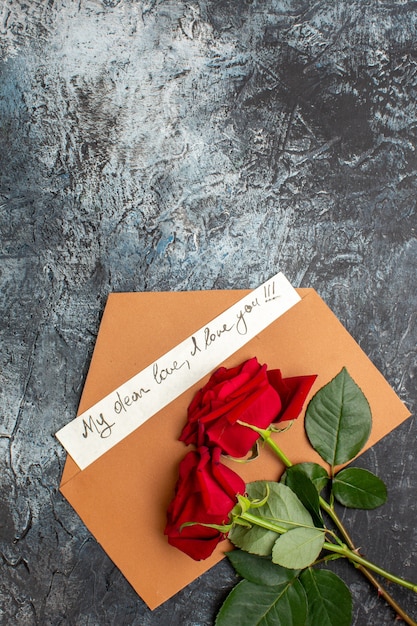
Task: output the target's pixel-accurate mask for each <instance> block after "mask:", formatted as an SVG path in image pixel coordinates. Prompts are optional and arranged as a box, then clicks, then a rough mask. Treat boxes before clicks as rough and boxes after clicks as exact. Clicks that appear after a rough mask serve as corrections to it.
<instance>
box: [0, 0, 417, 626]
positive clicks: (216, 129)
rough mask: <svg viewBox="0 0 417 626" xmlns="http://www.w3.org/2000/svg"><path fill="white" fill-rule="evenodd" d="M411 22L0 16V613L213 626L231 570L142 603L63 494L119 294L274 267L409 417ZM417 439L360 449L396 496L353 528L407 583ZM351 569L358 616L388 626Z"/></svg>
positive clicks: (416, 6)
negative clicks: (319, 309) (87, 384)
mask: <svg viewBox="0 0 417 626" xmlns="http://www.w3.org/2000/svg"><path fill="white" fill-rule="evenodd" d="M416 26H417V2H415V1H411V0H410V1H408V2H407V1H406V0H391V1H386V0H380V1H376V0H346V1H342V0H323V1H321V2H313V1H311V2H308V1H301V0H300V1H297V0H294V1H290V0H282V1H278V0H277V1H272V0H263V1H261V0H259V1H256V0H254V1H253V2H250V1H246V2H245V1H244V0H239V1H238V0H236V1H232V0H228V1H210V0H200V1H199V0H195V1H193V2H186V1H182V0H171V1H166V2H163V1H157V0H142V1H133V0H130V1H128V0H121V1H119V2H117V1H113V2H112V1H104V0H103V1H101V2H100V1H99V0H95V1H94V0H80V1H79V2H75V1H72V0H58V1H54V0H49V1H47V0H44V1H42V0H36V1H35V0H26V1H23V0H7V1H4V2H2V4H0V50H1V55H2V57H1V58H2V61H1V64H0V68H1V70H0V71H1V82H0V115H1V117H0V119H1V122H0V123H1V131H0V139H1V150H0V174H1V200H0V216H1V218H0V219H1V222H0V229H1V231H0V232H1V265H0V306H1V321H0V330H1V374H0V375H1V416H0V420H1V423H0V424H1V425H0V433H1V436H0V465H1V474H0V485H1V487H0V489H1V493H0V496H1V500H0V512H1V517H0V550H1V554H0V556H1V560H0V564H1V577H0V603H1V604H0V607H1V609H0V611H1V613H0V615H1V617H0V621H1V623H2V624H6V625H8V624H13V625H18V626H32V625H35V624H37V625H42V626H43V625H49V624H51V625H52V624H53V625H58V624H65V625H76V626H87V625H88V626H92V625H93V626H95V625H100V626H101V625H107V624H114V625H116V626H121V625H123V624H125V625H134V626H167V625H171V626H210V625H212V624H213V622H214V617H215V614H216V611H217V609H218V607H219V605H220V603H221V602H222V600H223V598H224V597H225V596H226V594H227V592H228V590H229V589H231V587H232V586H233V584H234V581H235V578H234V574H233V572H232V569H231V568H230V566H229V565H228V564H227V563H226V562H222V563H221V564H219V565H218V566H217V567H216V568H214V570H212V571H211V572H210V573H208V574H206V575H205V576H203V577H202V578H201V579H199V580H197V581H195V582H194V583H193V584H192V585H190V586H189V587H187V588H186V589H184V591H182V592H181V593H180V594H178V596H177V597H175V598H174V599H172V600H171V601H169V602H168V603H166V604H165V605H163V606H162V607H160V608H159V609H157V610H155V611H154V612H151V611H149V610H148V609H147V608H146V606H145V605H144V603H143V602H142V601H141V599H140V598H138V597H137V595H136V594H135V593H134V592H133V590H132V589H131V587H130V586H129V584H128V583H127V582H126V581H125V580H124V578H123V576H122V575H121V574H120V573H119V572H118V570H117V569H116V568H115V567H114V566H113V564H112V563H111V562H110V560H109V559H108V558H107V556H106V555H105V554H104V553H103V550H102V549H101V548H100V546H99V545H97V543H96V542H95V540H94V539H93V538H92V537H91V536H90V534H89V533H88V531H87V530H86V528H85V527H84V525H83V524H82V523H81V521H80V520H79V518H78V517H77V515H76V514H75V513H74V511H73V510H72V508H71V506H70V505H69V504H68V503H67V502H66V501H65V500H64V499H63V498H62V496H61V495H60V494H59V492H58V484H59V481H60V476H61V472H62V468H63V464H64V460H65V453H64V451H63V450H62V449H61V447H60V445H59V444H58V442H57V441H56V440H55V438H54V436H53V435H54V433H55V432H56V431H57V430H58V429H59V428H60V427H62V426H63V425H64V424H66V423H67V422H68V421H69V420H70V419H72V418H73V416H74V415H75V412H76V409H77V404H78V401H79V397H80V393H81V390H82V387H83V381H84V378H85V375H86V372H87V369H88V364H89V360H90V357H91V354H92V350H93V347H94V342H95V337H96V334H97V330H98V327H99V322H100V316H101V314H102V311H103V306H104V303H105V301H106V297H107V295H108V293H109V292H111V291H141V290H190V289H210V288H222V289H223V288H224V289H228V288H248V287H256V286H257V285H258V284H260V283H261V282H262V281H264V280H265V279H267V278H268V277H270V276H271V275H272V274H274V273H275V272H277V271H279V270H281V271H283V272H284V273H285V274H286V275H287V277H288V278H289V279H290V280H291V282H292V283H293V284H294V286H306V287H307V286H309V287H314V288H315V289H316V290H317V291H318V292H319V293H320V295H321V296H322V297H323V298H324V299H325V301H326V302H327V303H328V304H329V306H330V307H331V308H332V309H333V311H334V312H335V313H336V314H337V316H338V317H339V319H340V320H341V321H342V323H343V324H344V325H345V326H346V327H347V328H348V330H349V331H350V332H351V334H352V335H353V336H354V337H355V339H356V340H357V341H358V342H359V343H360V345H361V346H362V347H363V349H364V350H365V352H366V353H367V354H368V355H369V356H370V358H371V359H372V360H373V362H374V363H375V364H376V365H377V366H378V367H379V368H380V370H381V371H382V372H383V374H384V375H385V377H386V378H387V379H388V381H389V382H390V384H391V385H392V386H393V387H394V389H395V390H396V391H397V393H398V394H399V395H400V397H401V399H402V400H403V401H404V402H405V403H406V404H407V406H408V407H409V409H410V410H411V411H415V408H416V399H417V391H416V373H417V367H416V365H417V359H416V337H417V325H416V313H417V293H416V272H417V240H416V222H417V220H416V208H415V207H416V189H417V179H416V175H417V156H416V148H417V142H416V136H417V108H416V95H417V31H416ZM415 450H416V425H415V422H414V420H413V419H410V420H408V421H407V422H406V423H405V424H404V425H402V426H401V427H400V428H399V429H398V430H396V431H395V432H394V433H392V434H391V435H389V436H388V437H387V438H386V439H384V440H383V441H382V442H381V443H379V444H378V445H376V446H375V447H374V448H373V449H372V450H371V451H370V452H369V453H367V454H366V455H364V457H363V458H362V459H361V463H362V465H365V466H366V467H369V468H372V469H373V470H374V471H376V472H378V473H379V474H380V475H381V477H383V478H384V479H385V480H386V482H387V484H388V488H389V502H388V504H386V505H385V506H383V507H382V508H381V509H379V510H377V511H376V512H370V513H367V512H348V513H347V514H346V520H347V523H348V525H349V527H350V528H351V531H352V535H353V536H354V537H355V539H356V540H357V542H358V543H359V544H360V545H361V546H362V547H363V550H364V551H365V552H366V554H367V556H369V557H372V558H373V559H374V560H376V561H377V562H379V563H380V564H381V565H382V566H385V567H387V568H390V569H392V570H394V571H395V572H397V573H398V574H402V575H404V576H405V577H408V578H410V579H414V580H415V581H417V554H416V552H417V550H416V536H417V530H416V528H417V524H416V521H417V504H416V498H415V494H416V489H417V477H416V469H417V460H416V456H415ZM338 571H339V572H341V573H342V574H343V576H344V577H345V579H346V580H347V582H348V584H349V585H350V588H351V591H352V593H353V596H354V603H355V609H354V620H353V623H354V624H356V625H358V626H365V625H369V624H370V625H374V626H383V625H387V624H393V623H394V615H393V613H392V612H391V610H390V609H389V608H387V607H386V606H385V605H384V603H383V602H382V601H381V600H380V599H378V597H377V596H376V593H375V592H374V591H373V590H371V589H370V588H369V587H368V585H367V583H366V582H363V581H362V579H361V578H360V577H359V575H358V574H357V573H356V572H355V571H351V570H349V568H347V567H344V566H343V564H341V565H340V566H339V568H338ZM393 593H394V594H395V597H396V598H397V599H398V600H399V601H400V602H402V603H403V604H404V606H405V607H407V608H408V609H409V610H410V612H412V613H413V614H414V617H415V618H417V599H416V598H412V597H411V593H410V592H406V591H402V590H401V589H398V588H395V587H393ZM231 626H234V625H231Z"/></svg>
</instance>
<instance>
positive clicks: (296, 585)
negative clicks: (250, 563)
mask: <svg viewBox="0 0 417 626" xmlns="http://www.w3.org/2000/svg"><path fill="white" fill-rule="evenodd" d="M306 619H307V599H306V594H305V591H304V588H303V586H302V584H301V583H300V581H299V580H295V581H294V582H293V583H290V584H288V583H286V584H283V585H279V586H277V587H268V586H263V585H256V584H255V583H252V582H250V581H248V580H242V581H241V582H240V583H239V584H238V585H236V587H235V588H234V589H232V591H231V592H230V593H229V595H228V596H227V598H226V600H225V602H224V604H223V606H222V607H221V609H220V611H219V613H218V615H217V619H216V622H215V626H231V624H236V625H237V624H238V625H239V626H255V625H258V626H261V625H262V626H305V625H306Z"/></svg>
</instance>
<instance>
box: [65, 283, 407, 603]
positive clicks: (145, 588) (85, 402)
mask: <svg viewBox="0 0 417 626" xmlns="http://www.w3.org/2000/svg"><path fill="white" fill-rule="evenodd" d="M297 292H298V294H299V295H300V297H301V300H300V301H299V302H298V303H297V304H295V305H294V306H292V307H291V308H290V309H289V310H288V311H287V312H286V313H284V314H283V315H282V316H281V317H279V318H278V319H277V320H276V321H274V322H273V323H272V324H270V325H269V326H267V328H265V329H264V330H263V331H262V332H260V333H259V334H257V335H256V336H255V337H253V339H251V340H250V341H249V342H248V343H246V344H245V345H244V346H243V347H241V348H240V349H239V350H238V351H237V352H235V353H234V354H233V355H232V356H230V357H229V358H227V359H226V360H225V361H224V362H223V364H224V365H225V366H226V367H232V366H236V365H238V364H239V363H241V362H243V361H244V360H246V359H248V358H250V357H252V356H256V357H257V358H258V360H259V362H260V363H267V364H268V367H269V368H271V369H272V368H279V369H281V371H282V374H283V376H285V377H290V376H299V375H307V374H318V378H317V380H316V382H315V385H314V387H313V389H312V391H311V394H310V395H312V394H314V392H315V391H316V390H317V389H319V388H320V387H322V386H323V385H324V384H325V383H327V382H328V381H329V380H330V379H331V378H333V377H334V376H335V375H336V374H337V373H338V372H339V371H340V370H341V368H342V367H343V366H345V367H346V368H347V369H348V371H349V373H350V374H351V376H352V377H353V378H354V379H355V381H356V382H357V383H358V385H359V386H360V387H361V388H362V390H363V392H364V393H365V395H366V397H367V399H368V401H369V404H370V407H371V411H372V415H373V428H372V432H371V436H370V438H369V441H368V443H367V448H369V447H370V446H372V445H373V444H374V443H375V442H377V441H378V440H379V439H381V438H382V437H383V436H385V435H386V434H387V433H389V432H390V431H391V430H393V429H394V428H395V427H396V426H398V425H399V424H400V423H402V422H403V421H404V420H405V419H406V418H407V417H409V415H410V413H409V411H408V410H407V408H406V407H405V406H404V405H403V404H402V403H401V401H400V400H399V398H398V397H397V396H396V394H395V393H394V391H393V390H392V389H391V388H390V386H389V385H388V383H387V382H386V381H385V379H384V378H383V376H382V375H381V374H380V372H379V371H378V370H377V369H376V368H375V366H374V365H373V364H372V363H371V361H370V360H369V359H368V358H367V357H366V355H365V354H364V353H363V351H362V350H361V348H360V347H359V346H358V344H357V343H356V342H355V341H354V340H353V338H352V337H351V336H350V335H349V333H348V332H347V331H346V330H345V329H344V328H343V326H342V325H341V324H340V322H339V321H338V320H337V318H336V317H335V316H334V314H333V313H332V312H331V311H330V309H329V308H328V307H327V306H326V304H325V303H324V302H323V301H322V300H321V298H320V297H319V296H318V295H317V293H316V292H315V291H314V290H313V289H299V290H297ZM248 293H249V292H248V291H201V292H169V293H118V294H111V295H110V296H109V298H108V301H107V304H106V307H105V311H104V314H103V319H102V323H101V326H100V331H99V334H98V337H97V342H96V347H95V350H94V354H93V357H92V361H91V365H90V369H89V372H88V376H87V379H86V383H85V387H84V390H83V394H82V398H81V403H80V407H79V414H82V413H84V412H85V411H87V410H88V409H89V408H90V407H92V406H93V405H95V404H96V403H97V402H99V401H100V400H101V399H102V398H104V397H105V396H107V395H108V394H109V393H111V392H112V391H113V390H114V389H117V388H118V387H120V386H121V385H123V384H124V383H125V382H126V381H127V380H129V379H131V378H132V377H134V376H135V375H136V374H137V373H138V372H140V371H141V370H143V369H145V368H146V367H147V366H149V364H150V363H153V362H154V361H156V360H157V359H158V358H160V356H161V355H163V354H165V353H167V352H169V351H170V350H171V349H172V348H173V347H175V346H176V345H177V344H179V343H181V342H182V341H184V340H185V339H186V338H187V337H190V336H192V335H193V333H194V332H195V331H196V329H199V328H202V327H204V325H205V324H208V323H209V322H210V321H211V320H213V319H214V318H216V317H217V316H218V315H220V314H221V313H222V312H224V311H225V310H226V309H228V308H229V307H231V306H232V305H234V304H235V303H236V302H238V301H239V300H240V299H241V298H242V297H244V296H245V295H246V294H248ZM206 380H207V377H205V378H204V379H202V380H201V381H198V382H197V383H195V384H194V385H192V386H191V387H190V388H189V389H187V390H186V391H184V392H183V393H182V394H181V395H180V396H178V397H177V398H176V399H174V400H173V401H172V402H170V403H169V404H168V405H167V406H165V407H164V408H162V409H161V410H160V411H158V412H157V413H156V414H155V415H154V416H153V417H151V418H150V419H148V420H147V421H146V422H145V423H144V424H143V425H142V426H140V428H137V429H136V430H134V431H133V432H132V433H131V434H129V436H127V437H125V438H124V439H123V440H121V441H120V442H119V443H118V444H117V445H115V446H114V447H112V448H111V449H109V450H108V451H107V452H106V453H105V454H103V455H102V456H100V457H99V458H98V459H97V460H95V461H94V462H93V463H91V464H90V465H88V467H86V468H85V469H83V470H81V469H80V468H79V467H78V466H77V464H76V463H75V462H74V460H73V459H72V458H71V457H70V456H68V457H67V460H66V464H65V468H64V473H63V476H62V481H61V491H62V493H63V494H64V496H65V497H66V498H67V499H68V501H69V502H70V503H71V504H72V506H73V507H74V509H75V510H76V511H77V512H78V514H79V515H80V517H81V519H82V520H83V521H84V523H85V524H86V526H87V527H88V528H89V530H90V531H91V533H92V534H93V535H94V536H95V538H96V539H97V541H98V542H99V543H100V544H101V545H102V547H103V548H104V550H105V551H106V552H107V554H108V555H109V557H110V558H111V559H112V560H113V562H114V563H115V564H116V565H117V567H118V568H119V569H120V570H121V572H122V573H123V574H124V575H125V577H126V578H127V580H128V581H129V582H130V583H131V585H132V586H133V587H134V589H135V590H136V591H137V593H138V594H139V595H140V596H141V597H142V598H143V600H144V601H145V602H146V603H147V604H148V606H149V607H150V608H155V607H156V606H158V605H159V604H161V603H162V602H164V601H165V600H167V599H168V598H169V597H171V596H172V595H174V594H175V593H176V592H178V591H179V590H180V589H182V588H183V587H185V586H186V585H187V584H188V583H190V582H191V581H192V580H194V579H195V578H196V577H198V576H199V575H201V574H203V573H204V572H205V571H206V570H207V569H209V568H210V567H211V566H213V565H214V564H215V563H217V562H218V561H219V560H220V559H221V558H222V557H223V553H224V551H225V550H227V549H229V545H228V542H227V541H226V542H223V543H221V544H220V545H219V547H218V548H217V550H216V551H215V553H214V554H213V555H212V556H211V557H210V558H209V559H207V560H205V561H201V562H195V561H193V560H192V559H190V558H189V557H187V556H186V555H185V554H183V553H182V552H180V551H179V550H177V549H175V548H173V547H171V546H169V545H168V543H167V538H166V537H165V536H164V534H163V531H164V526H165V521H166V518H165V512H166V509H167V506H168V504H169V502H170V501H171V499H172V496H173V490H174V486H175V482H176V480H177V472H178V464H179V462H180V460H181V459H182V458H183V457H184V455H185V454H186V451H187V448H186V446H184V444H183V443H181V442H179V441H178V437H179V435H180V433H181V430H182V428H183V426H184V424H185V420H186V414H187V406H188V404H189V403H190V401H191V399H192V398H193V396H194V394H195V392H196V391H197V389H198V388H200V387H201V386H202V385H203V384H204V383H205V382H206ZM276 437H279V442H280V447H281V448H282V449H283V451H284V452H285V453H286V454H287V455H288V456H289V457H290V458H291V460H292V461H293V462H294V463H296V462H299V461H306V460H310V461H316V462H320V459H319V457H318V456H317V455H316V454H315V453H314V451H313V450H312V449H311V447H310V446H309V444H308V441H307V439H306V437H305V434H304V429H303V420H302V417H300V418H299V419H298V420H297V421H296V422H294V424H293V426H292V427H291V428H290V429H289V430H288V431H287V432H284V433H281V434H277V435H276ZM227 463H228V464H230V466H231V467H233V469H234V470H235V471H237V472H238V473H239V474H240V475H241V476H242V477H243V478H244V480H245V481H252V480H257V479H267V480H274V479H277V478H278V476H279V473H280V472H279V470H277V467H278V466H277V461H276V458H275V457H273V455H272V453H270V451H269V450H268V449H264V450H263V451H262V453H261V455H260V457H259V458H258V459H257V460H255V461H253V462H251V463H248V464H236V463H233V461H227Z"/></svg>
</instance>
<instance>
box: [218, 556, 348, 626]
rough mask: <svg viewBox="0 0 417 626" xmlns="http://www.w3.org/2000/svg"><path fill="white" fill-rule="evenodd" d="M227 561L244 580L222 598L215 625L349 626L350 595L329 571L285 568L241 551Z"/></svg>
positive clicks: (344, 586)
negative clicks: (318, 625) (224, 598)
mask: <svg viewBox="0 0 417 626" xmlns="http://www.w3.org/2000/svg"><path fill="white" fill-rule="evenodd" d="M227 556H228V558H229V560H230V561H231V563H232V565H233V567H234V568H235V570H236V572H237V573H238V574H239V575H240V576H241V577H242V578H243V580H241V581H240V582H239V583H238V584H237V585H236V587H235V588H234V589H233V590H232V591H231V593H230V594H229V595H228V597H227V598H226V600H225V602H224V604H223V606H222V607H221V609H220V611H219V613H218V615H217V619H216V626H230V625H231V624H239V626H255V625H256V626H317V624H320V626H349V624H350V621H351V614H352V600H351V596H350V592H349V589H348V588H347V587H346V585H345V583H344V582H343V581H342V580H341V579H340V578H339V577H338V576H336V574H334V573H333V572H331V571H328V570H315V569H313V568H310V567H309V568H307V569H304V570H303V571H302V572H300V570H293V569H286V568H284V567H281V566H279V565H275V564H274V563H273V562H272V561H271V560H270V559H268V558H267V557H260V556H255V555H252V554H248V553H246V552H243V551H241V550H235V551H234V552H230V553H228V555H227Z"/></svg>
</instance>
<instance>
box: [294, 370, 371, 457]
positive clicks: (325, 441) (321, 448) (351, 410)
mask: <svg viewBox="0 0 417 626" xmlns="http://www.w3.org/2000/svg"><path fill="white" fill-rule="evenodd" d="M371 425H372V418H371V410H370V408H369V404H368V401H367V399H366V398H365V396H364V394H363V392H362V391H361V389H360V388H359V387H358V385H357V384H356V383H355V381H354V380H353V378H352V377H351V376H350V374H349V373H348V371H347V369H346V368H343V369H342V370H341V371H340V372H339V374H338V375H337V376H336V377H335V378H333V380H331V381H330V382H329V383H327V385H325V386H324V387H322V388H321V389H320V390H319V391H318V392H317V393H316V395H315V396H314V397H313V398H312V399H311V401H310V403H309V405H308V407H307V411H306V416H305V429H306V433H307V437H308V438H309V440H310V443H311V445H312V446H313V448H314V449H315V450H316V451H317V452H318V453H319V454H320V456H321V458H322V459H324V460H325V461H326V462H327V463H329V464H330V465H331V466H333V467H334V466H335V465H340V464H342V463H347V462H348V461H351V460H352V459H353V458H354V457H355V456H356V455H357V454H358V452H360V450H361V449H362V447H363V446H364V444H365V442H366V441H367V439H368V437H369V434H370V432H371Z"/></svg>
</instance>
